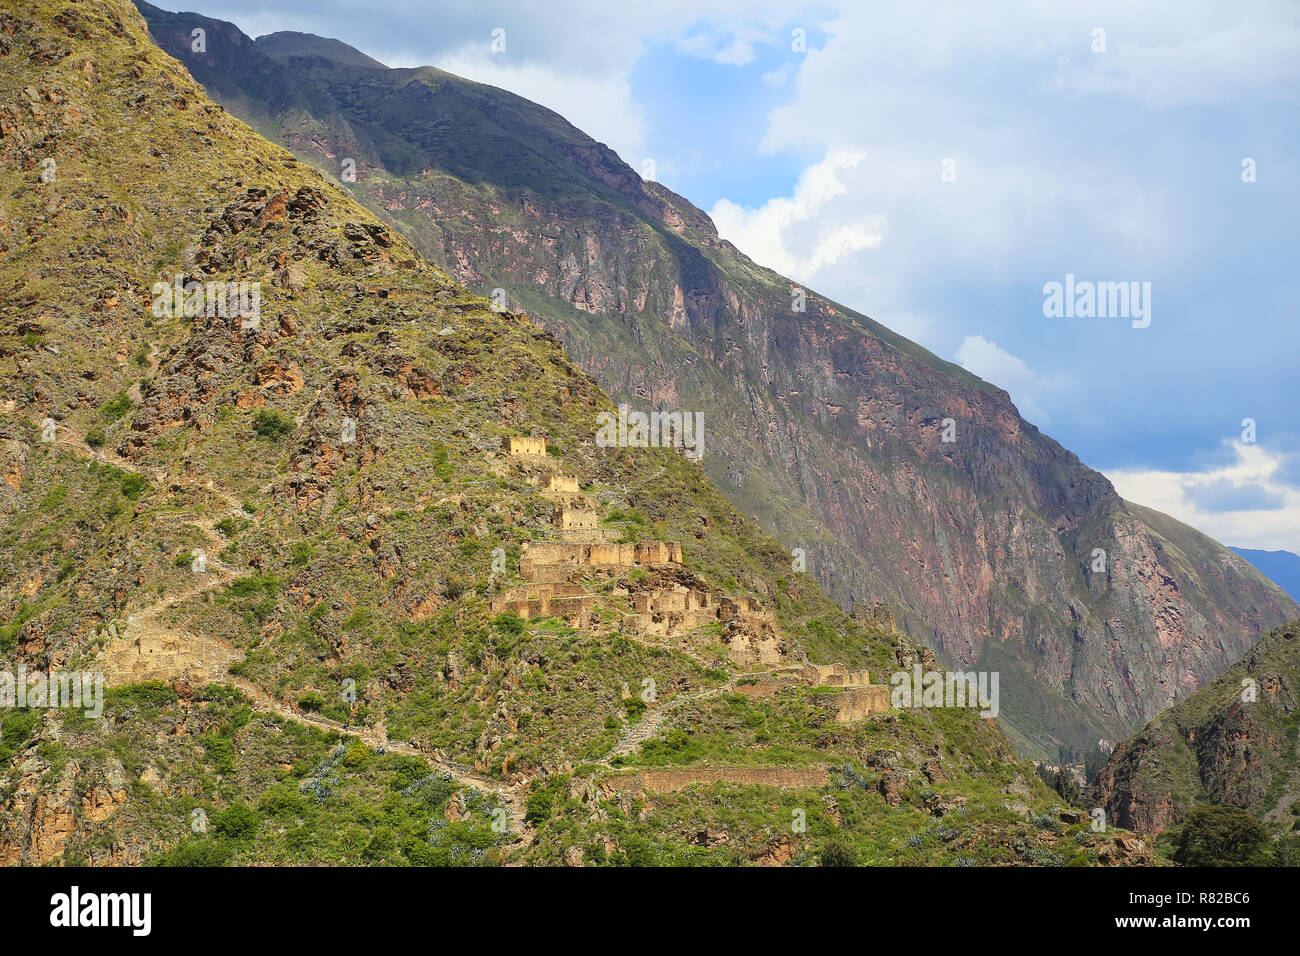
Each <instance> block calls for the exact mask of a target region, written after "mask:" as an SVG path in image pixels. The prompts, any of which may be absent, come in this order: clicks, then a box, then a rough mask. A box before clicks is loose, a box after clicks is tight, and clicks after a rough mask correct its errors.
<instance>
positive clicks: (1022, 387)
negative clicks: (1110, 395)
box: [955, 335, 1068, 426]
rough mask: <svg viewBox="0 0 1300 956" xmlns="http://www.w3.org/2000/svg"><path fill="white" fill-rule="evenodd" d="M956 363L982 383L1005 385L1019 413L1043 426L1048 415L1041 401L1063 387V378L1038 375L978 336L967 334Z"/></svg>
mask: <svg viewBox="0 0 1300 956" xmlns="http://www.w3.org/2000/svg"><path fill="white" fill-rule="evenodd" d="M955 357H956V359H957V363H958V364H959V365H961V367H962V368H964V369H966V371H968V372H970V373H972V374H974V375H978V376H979V377H980V378H982V379H984V381H986V382H991V383H992V384H994V385H997V386H998V387H999V388H1005V389H1006V390H1007V392H1008V393H1009V394H1010V395H1011V400H1012V401H1013V402H1015V404H1016V407H1017V408H1019V409H1020V414H1021V415H1023V416H1024V417H1025V418H1027V419H1028V420H1029V421H1032V422H1033V423H1034V424H1035V425H1039V426H1043V425H1046V424H1047V423H1048V422H1050V421H1051V416H1049V415H1048V414H1047V412H1046V411H1045V410H1044V408H1043V402H1044V400H1045V399H1048V398H1050V397H1052V396H1053V395H1054V393H1057V392H1060V391H1061V390H1062V389H1064V388H1065V387H1066V386H1067V384H1068V383H1067V382H1065V381H1064V380H1063V379H1061V378H1058V377H1053V376H1047V375H1040V374H1038V373H1037V372H1035V371H1034V370H1033V369H1031V368H1030V367H1029V366H1028V365H1026V364H1025V361H1024V359H1021V358H1018V357H1016V356H1014V355H1012V354H1011V353H1010V352H1008V351H1007V350H1006V349H1004V348H1002V347H1000V346H999V345H998V344H997V343H996V342H990V341H989V340H988V339H986V338H984V336H982V335H968V336H966V337H965V338H964V339H962V341H961V345H959V346H958V347H957V353H956V356H955Z"/></svg>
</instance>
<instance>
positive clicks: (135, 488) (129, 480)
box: [122, 471, 149, 501]
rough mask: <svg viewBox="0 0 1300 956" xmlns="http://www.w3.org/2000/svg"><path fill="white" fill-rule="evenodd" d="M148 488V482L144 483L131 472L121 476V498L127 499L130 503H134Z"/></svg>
mask: <svg viewBox="0 0 1300 956" xmlns="http://www.w3.org/2000/svg"><path fill="white" fill-rule="evenodd" d="M148 487H149V482H147V481H145V480H144V479H143V478H142V477H140V476H139V475H137V474H136V473H135V472H133V471H129V472H127V473H126V474H125V475H123V476H122V497H123V498H127V499H129V500H130V501H135V500H136V499H137V498H139V497H140V496H141V495H142V494H144V493H145V491H146V490H147V489H148Z"/></svg>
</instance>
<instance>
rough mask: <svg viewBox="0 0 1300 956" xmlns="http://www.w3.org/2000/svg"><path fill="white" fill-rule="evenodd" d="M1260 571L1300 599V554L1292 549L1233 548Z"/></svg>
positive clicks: (1292, 595) (1293, 596)
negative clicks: (1292, 551) (1294, 552)
mask: <svg viewBox="0 0 1300 956" xmlns="http://www.w3.org/2000/svg"><path fill="white" fill-rule="evenodd" d="M1232 550H1233V551H1234V552H1236V553H1237V554H1239V555H1241V556H1242V557H1243V558H1245V559H1246V560H1247V561H1249V562H1250V563H1251V564H1253V565H1254V566H1255V567H1256V568H1258V569H1259V570H1260V572H1261V573H1262V574H1263V575H1264V576H1265V577H1266V578H1268V579H1269V580H1270V581H1272V582H1273V583H1274V584H1276V585H1277V586H1278V587H1280V588H1281V589H1282V590H1283V591H1285V592H1286V593H1287V594H1289V595H1291V597H1292V598H1294V599H1295V600H1297V601H1300V555H1297V554H1292V553H1291V552H1290V551H1258V550H1256V549H1254V548H1233V549H1232Z"/></svg>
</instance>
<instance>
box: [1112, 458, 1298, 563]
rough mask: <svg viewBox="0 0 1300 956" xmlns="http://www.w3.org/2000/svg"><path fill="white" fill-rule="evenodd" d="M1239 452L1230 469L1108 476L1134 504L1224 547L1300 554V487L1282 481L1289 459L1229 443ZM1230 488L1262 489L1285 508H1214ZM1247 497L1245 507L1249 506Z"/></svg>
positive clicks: (1115, 472) (1126, 471) (1122, 472)
mask: <svg viewBox="0 0 1300 956" xmlns="http://www.w3.org/2000/svg"><path fill="white" fill-rule="evenodd" d="M1227 444H1229V445H1231V447H1232V448H1233V450H1234V451H1235V453H1236V459H1237V460H1236V461H1235V462H1234V463H1233V464H1231V465H1228V466H1225V467H1220V468H1213V469H1210V470H1207V471H1201V472H1176V471H1156V470H1144V469H1119V470H1112V471H1107V472H1106V477H1107V478H1109V479H1110V480H1111V483H1112V484H1113V485H1114V486H1115V490H1116V491H1118V492H1119V493H1120V495H1121V496H1122V497H1124V498H1126V499H1128V500H1129V501H1135V502H1137V503H1138V504H1141V505H1147V506H1148V507H1151V508H1155V509H1156V510H1157V511H1163V512H1165V513H1166V514H1168V515H1172V516H1173V517H1175V518H1177V519H1178V520H1179V521H1182V522H1185V523H1187V524H1190V525H1191V526H1192V527H1194V528H1197V529H1198V530H1200V531H1203V532H1205V533H1206V534H1208V535H1209V536H1210V537H1212V538H1214V539H1215V540H1217V541H1221V542H1223V543H1224V544H1228V545H1233V546H1235V547H1238V548H1259V549H1262V550H1266V551H1275V550H1278V549H1283V550H1286V551H1292V552H1297V553H1300V489H1296V488H1293V487H1291V486H1290V485H1287V484H1284V483H1282V482H1281V481H1280V477H1281V476H1280V474H1279V469H1280V467H1281V466H1282V464H1283V462H1284V460H1285V456H1284V455H1282V454H1279V453H1276V452H1270V451H1267V450H1265V449H1264V448H1261V447H1260V446H1259V445H1246V444H1242V443H1241V442H1237V441H1231V442H1227ZM1225 488H1238V489H1243V490H1246V489H1252V490H1253V489H1260V490H1262V491H1263V492H1265V493H1266V494H1267V495H1268V496H1269V497H1270V498H1271V499H1273V500H1275V501H1276V502H1277V503H1278V504H1279V505H1280V507H1276V508H1259V507H1245V508H1242V510H1237V511H1221V510H1211V508H1210V507H1207V505H1210V506H1213V505H1214V504H1215V502H1216V501H1221V500H1223V497H1222V496H1221V494H1220V493H1221V492H1222V490H1223V489H1225ZM1250 497H1253V496H1249V495H1244V494H1243V495H1242V501H1241V504H1243V505H1250V504H1251V502H1250V501H1249V498H1250Z"/></svg>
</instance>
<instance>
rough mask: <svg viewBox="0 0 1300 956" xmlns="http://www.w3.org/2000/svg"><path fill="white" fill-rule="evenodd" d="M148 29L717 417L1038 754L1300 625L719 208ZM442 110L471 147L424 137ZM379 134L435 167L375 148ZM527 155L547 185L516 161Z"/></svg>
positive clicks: (254, 52)
mask: <svg viewBox="0 0 1300 956" xmlns="http://www.w3.org/2000/svg"><path fill="white" fill-rule="evenodd" d="M146 14H147V15H148V11H147V10H146ZM159 17H161V19H158V18H159ZM156 19H157V22H158V29H157V31H156V36H155V39H156V40H157V41H158V42H159V43H160V44H161V45H162V46H163V47H164V49H166V50H167V51H168V52H170V53H171V54H173V55H174V56H176V57H177V58H179V59H180V60H182V61H183V62H185V63H186V64H187V65H188V66H190V68H191V69H192V70H194V73H195V76H196V78H198V79H199V80H200V82H204V83H206V84H207V85H208V88H209V91H210V92H211V93H212V94H213V95H214V96H215V97H216V98H218V99H220V100H222V101H223V102H224V103H225V104H226V105H227V106H228V107H229V108H230V109H231V110H233V111H236V112H239V113H241V114H242V115H245V117H246V118H258V117H266V118H273V117H276V116H279V115H282V114H287V113H288V112H289V111H291V110H292V111H294V115H295V117H297V120H296V121H295V122H294V123H285V124H283V125H282V127H281V128H282V129H283V130H284V133H283V137H284V140H283V141H284V145H286V146H287V147H288V148H290V149H292V150H294V151H296V152H298V153H299V154H300V155H306V156H311V157H314V158H316V159H319V160H323V161H325V162H327V163H333V162H336V161H337V159H338V157H355V158H357V161H358V164H359V168H360V169H361V170H362V172H361V174H360V175H359V177H358V181H357V192H358V195H359V196H361V197H363V198H364V199H365V201H367V202H368V203H369V204H370V205H371V207H372V208H374V209H376V210H378V211H380V212H381V213H387V214H389V215H393V216H394V217H396V218H398V219H400V220H401V222H402V223H403V228H404V230H405V231H406V232H407V234H408V236H409V238H410V239H411V240H412V241H413V243H414V244H415V245H416V246H417V247H418V248H419V249H420V251H421V252H422V253H424V254H425V255H426V256H427V257H428V258H430V259H431V260H433V261H435V262H438V263H439V264H442V265H443V266H444V267H445V268H446V269H447V270H448V271H449V272H450V273H452V274H453V275H454V276H455V277H456V278H457V279H459V280H460V281H461V282H463V283H465V284H466V285H467V286H469V287H471V288H474V289H476V290H478V291H482V292H490V291H491V290H492V289H496V288H499V289H503V290H505V291H506V292H507V299H510V298H511V296H513V295H514V290H524V289H527V290H528V298H529V301H530V303H533V304H534V306H535V307H530V310H529V311H530V313H531V315H532V318H533V319H534V321H536V322H537V323H539V324H540V325H541V326H542V327H543V328H545V329H548V330H551V331H553V332H554V334H555V335H556V336H558V337H559V338H560V339H561V340H562V341H563V343H564V345H565V346H566V348H567V349H568V350H569V352H570V354H571V355H572V356H573V357H574V358H575V360H576V361H577V362H578V363H579V364H580V365H582V366H583V368H584V369H586V370H587V371H588V372H590V373H591V374H593V375H594V376H595V377H596V378H598V379H599V380H600V382H601V383H602V384H603V385H605V386H606V387H607V389H608V390H609V391H610V393H611V394H612V395H613V396H614V397H615V398H616V399H618V400H620V401H627V402H630V403H632V405H633V406H634V407H637V408H642V409H646V410H650V409H654V408H660V407H662V408H667V409H683V410H698V411H702V412H703V413H704V415H705V418H706V419H707V420H708V447H707V449H706V454H705V456H704V467H705V470H706V471H707V472H708V474H709V477H710V478H711V479H712V480H713V481H714V482H715V483H716V484H717V485H718V486H719V487H720V488H721V489H722V490H723V491H724V492H725V493H726V494H727V495H728V497H730V498H731V500H732V501H733V502H734V503H735V504H736V505H737V506H738V507H739V508H740V509H741V510H743V511H745V512H747V513H751V514H755V515H757V516H758V518H759V519H760V521H761V522H762V523H763V524H764V526H765V528H766V530H768V531H769V532H771V533H773V534H774V535H775V536H776V537H777V538H778V540H780V541H782V543H784V544H785V545H786V546H787V547H791V548H793V547H801V548H804V549H805V550H806V552H807V568H808V572H809V573H811V574H813V575H815V576H816V577H817V579H818V581H819V582H820V583H821V585H822V586H823V587H824V588H826V589H828V590H829V591H830V592H831V593H832V594H833V595H835V596H836V597H837V598H838V599H840V600H841V601H842V602H843V603H844V604H846V605H847V604H849V603H851V602H854V601H860V602H866V603H880V604H883V605H887V606H889V607H890V608H891V609H892V610H893V612H894V617H895V619H896V622H897V624H898V625H899V627H900V628H902V629H903V630H905V631H908V632H909V633H912V634H913V635H915V636H917V637H919V638H921V639H922V640H925V641H926V642H927V643H929V644H930V645H931V646H932V647H934V648H935V649H936V650H938V651H940V652H942V654H943V655H944V656H945V657H946V658H947V659H948V660H949V661H951V662H954V663H956V664H959V665H960V666H962V667H963V668H971V667H975V666H979V667H980V668H982V669H988V670H992V669H998V670H1001V671H1003V673H1004V674H1005V675H1006V678H1007V679H1008V680H1014V681H1020V682H1026V683H1025V686H1026V687H1028V688H1029V689H1028V690H1027V691H1025V692H1021V693H1018V694H1017V695H1016V696H1017V698H1018V701H1019V704H1018V706H1013V707H1010V708H1004V711H1003V719H1004V720H1006V721H1007V722H1008V723H1010V724H1011V725H1013V726H1016V727H1017V729H1020V730H1022V731H1023V732H1024V733H1025V734H1026V735H1027V736H1028V737H1029V738H1030V740H1031V743H1032V744H1035V745H1037V746H1038V747H1040V748H1042V750H1043V752H1050V753H1051V754H1053V755H1054V754H1055V752H1056V744H1057V742H1067V743H1071V744H1075V745H1079V746H1087V745H1091V744H1092V743H1094V742H1095V741H1096V739H1097V738H1098V737H1100V736H1106V737H1108V738H1110V739H1115V738H1117V737H1121V736H1123V735H1124V734H1125V733H1127V732H1129V731H1131V730H1132V729H1133V728H1134V727H1136V726H1139V725H1140V724H1141V723H1142V722H1143V721H1145V720H1148V719H1150V718H1151V717H1152V716H1154V715H1155V714H1156V713H1158V712H1159V711H1160V710H1162V709H1164V708H1165V707H1167V706H1168V705H1169V704H1170V703H1172V702H1173V701H1174V700H1175V699H1177V698H1178V697H1179V696H1180V695H1184V694H1186V693H1188V692H1190V691H1191V690H1193V689H1195V688H1196V687H1198V686H1200V685H1201V684H1203V683H1204V682H1205V681H1207V680H1208V679H1210V678H1212V677H1213V676H1215V675H1216V674H1218V673H1219V672H1221V671H1222V670H1223V669H1224V668H1225V667H1226V666H1227V665H1228V664H1229V663H1230V662H1231V661H1232V660H1234V659H1235V658H1236V657H1238V656H1240V655H1241V654H1242V653H1243V652H1244V651H1245V650H1246V648H1247V647H1249V645H1250V641H1251V640H1252V639H1253V636H1254V635H1255V634H1257V633H1259V632H1261V631H1263V630H1265V629H1267V628H1268V627H1271V626H1273V625H1276V624H1278V623H1280V622H1281V621H1283V620H1286V619H1287V618H1288V617H1291V616H1294V615H1296V614H1298V613H1300V607H1298V606H1297V605H1296V604H1295V603H1294V602H1292V601H1291V600H1290V599H1289V598H1287V597H1286V596H1285V595H1283V594H1282V593H1281V592H1280V591H1278V590H1277V589H1276V588H1274V587H1273V586H1271V585H1270V584H1269V583H1268V582H1266V581H1265V580H1263V579H1262V578H1261V577H1260V576H1258V575H1257V574H1255V573H1254V572H1253V569H1250V568H1248V567H1246V566H1245V564H1244V562H1241V561H1239V560H1237V561H1233V560H1232V559H1231V558H1230V557H1229V555H1228V552H1227V551H1226V550H1225V549H1223V548H1221V547H1220V546H1219V545H1217V544H1216V543H1215V542H1213V541H1210V540H1209V539H1208V538H1204V537H1203V536H1201V535H1198V534H1197V533H1196V532H1194V531H1192V530H1191V529H1189V528H1186V527H1185V526H1181V525H1178V524H1177V523H1176V522H1173V521H1171V520H1169V519H1167V518H1166V517H1165V516H1163V515H1158V514H1156V513H1154V512H1148V511H1146V510H1144V509H1139V508H1137V507H1135V506H1131V505H1128V504H1126V503H1125V502H1123V501H1122V500H1121V499H1120V498H1119V497H1118V496H1117V495H1116V493H1115V491H1114V489H1113V488H1112V487H1111V485H1110V483H1109V482H1108V481H1107V480H1106V479H1105V478H1104V477H1103V476H1102V475H1100V474H1098V473H1097V472H1095V471H1092V470H1090V469H1088V468H1086V467H1084V466H1083V465H1082V464H1081V463H1080V462H1079V460H1078V459H1077V458H1076V457H1075V456H1074V455H1072V454H1070V453H1069V452H1068V451H1066V450H1065V449H1063V448H1061V447H1060V446H1059V445H1058V444H1057V443H1055V442H1054V441H1052V440H1051V439H1049V438H1047V437H1045V436H1043V435H1041V434H1040V433H1039V432H1038V430H1037V429H1036V428H1035V427H1034V426H1033V425H1031V424H1029V423H1028V422H1025V421H1024V420H1023V419H1022V418H1021V417H1020V415H1019V414H1018V412H1017V411H1016V409H1015V407H1014V406H1013V405H1012V403H1011V401H1010V400H1009V398H1008V396H1007V394H1006V393H1005V392H1004V391H1002V390H1000V389H998V388H995V387H993V386H990V385H988V384H987V383H984V382H982V381H980V380H978V379H976V378H974V377H973V376H971V375H969V374H968V373H966V372H965V371H964V370H962V369H959V368H957V367H956V366H953V365H951V364H949V363H947V362H944V361H941V360H939V359H938V358H936V357H935V356H933V355H930V354H929V353H927V352H925V351H924V350H923V349H921V348H919V347H918V346H916V345H914V344H913V343H910V342H908V341H906V340H904V339H902V338H901V337H899V336H896V335H894V334H893V333H891V332H890V331H889V330H887V329H884V328H883V327H881V326H879V325H878V324H876V323H874V322H872V321H871V320H870V319H868V318H866V317H865V316H862V315H858V314H856V313H854V312H852V311H850V310H847V309H844V308H843V307H841V306H839V305H837V304H835V303H833V302H830V301H828V300H826V299H824V298H821V297H819V296H817V295H816V294H815V293H807V294H806V301H805V302H804V311H802V312H797V311H794V309H793V307H792V303H793V302H794V301H795V300H796V299H795V297H794V296H793V295H792V290H791V287H790V283H789V282H788V281H787V280H785V279H784V278H782V277H781V276H779V275H776V274H775V273H772V272H770V271H768V270H765V269H762V268H759V267H757V266H755V265H754V264H753V263H751V262H749V261H748V260H747V259H746V258H745V257H744V256H743V255H741V254H740V253H739V252H738V251H737V250H736V249H735V248H734V247H732V246H731V245H730V244H729V243H727V242H725V241H723V240H721V239H720V238H719V237H718V235H717V233H716V231H715V230H714V227H713V225H712V223H711V222H710V221H709V219H708V217H707V216H706V215H705V214H704V213H702V212H701V211H700V210H698V209H696V208H695V207H694V206H692V205H691V204H690V203H689V202H687V201H686V200H684V199H682V198H681V197H678V196H676V195H674V194H673V193H671V192H669V191H668V190H666V189H664V188H663V187H661V186H659V185H658V184H655V183H652V182H643V181H642V180H641V179H640V178H639V177H638V176H637V175H636V174H635V173H634V172H633V171H632V170H631V169H630V168H629V167H627V166H626V164H624V163H622V162H621V161H620V160H619V159H618V157H617V156H616V155H615V154H613V153H612V152H611V151H609V150H607V149H606V148H605V147H603V146H601V145H599V144H597V143H595V142H593V141H591V140H590V139H588V138H587V137H585V136H583V135H582V134H581V133H580V132H578V131H577V130H573V129H572V128H563V124H559V125H558V126H557V124H556V123H555V122H554V117H553V115H552V114H549V113H546V112H545V111H543V110H541V109H540V108H539V107H536V106H535V105H534V104H531V103H528V102H527V101H525V100H522V99H520V98H518V97H515V96H513V95H511V94H507V93H504V92H502V91H497V90H490V89H486V88H483V87H478V86H473V85H470V84H465V83H463V82H461V81H459V80H457V79H456V78H455V77H451V76H447V75H440V76H437V77H431V78H427V79H424V80H420V81H417V82H411V78H410V77H409V75H407V74H406V73H400V71H385V70H384V69H383V68H382V67H380V66H379V65H378V64H373V63H371V64H365V63H364V62H362V60H361V58H360V55H359V54H358V55H357V56H356V57H352V58H350V59H349V60H348V62H346V63H344V62H341V61H340V62H332V61H330V60H328V59H325V58H321V57H319V56H310V55H307V54H306V53H304V54H303V55H297V54H296V53H295V37H294V35H293V34H278V35H275V36H274V37H272V38H263V41H258V43H256V44H254V43H252V41H251V40H248V38H247V37H243V35H242V34H239V32H238V31H237V30H234V29H233V28H229V29H230V30H232V31H233V33H232V35H231V38H230V44H229V46H227V45H224V44H222V50H221V51H220V52H219V53H218V54H216V56H217V57H218V58H219V59H220V61H221V63H222V69H221V70H220V71H219V72H217V71H214V70H213V68H212V64H211V63H210V62H208V61H204V60H201V58H196V57H195V56H193V55H192V54H191V52H190V51H189V47H188V39H187V37H188V33H187V32H185V31H184V30H182V29H180V26H181V25H183V23H182V19H178V18H176V17H173V16H171V15H166V16H165V17H162V15H160V14H159V15H156ZM152 22H153V21H151V23H152ZM227 27H229V25H228V24H227V25H222V29H225V28H227ZM339 90H347V91H348V96H347V97H345V98H340V97H337V96H336V95H335V94H337V92H338V91H339ZM236 94H238V95H236ZM309 99H310V102H311V104H312V105H311V106H310V107H309V108H304V107H303V104H305V103H307V102H308V100H309ZM445 111H455V116H456V117H457V119H456V124H455V125H456V130H457V132H456V138H454V139H449V140H443V139H439V140H437V141H436V142H433V143H431V142H429V141H428V140H427V137H426V138H421V132H420V131H424V130H427V129H428V128H429V124H430V122H431V121H433V120H436V119H437V117H439V116H441V115H443V113H444V112H445ZM254 114H255V115H254ZM478 118H482V119H483V122H482V124H481V125H476V124H477V123H478ZM376 123H378V124H381V125H382V128H383V130H384V131H385V138H386V139H394V138H396V139H398V140H403V149H404V150H405V149H406V147H407V146H409V147H410V149H411V150H412V151H414V152H415V153H418V154H419V158H418V159H416V160H413V159H412V158H411V155H410V154H408V152H405V151H404V152H402V153H401V155H400V156H399V155H398V154H397V153H396V152H392V153H391V155H390V152H389V151H385V150H384V149H383V148H372V147H371V146H370V145H369V143H370V142H372V141H376V140H377V139H378V138H377V137H372V136H370V135H369V133H368V128H369V126H370V125H371V124H376ZM523 141H526V142H527V143H528V148H529V155H530V156H534V157H535V158H536V166H535V168H534V167H529V168H527V169H524V168H521V167H520V166H518V165H516V164H513V163H511V162H510V160H509V157H510V156H512V155H514V154H515V153H517V152H518V149H517V147H518V144H519V143H520V142H523ZM464 142H474V143H475V144H476V147H477V149H476V151H475V152H473V153H472V154H471V153H470V152H469V151H466V150H464V149H462V148H461V146H462V143H464ZM367 169H382V170H384V172H385V174H386V175H384V176H382V177H380V176H368V175H366V170H367ZM356 239H357V241H361V240H369V239H370V237H369V236H368V235H361V234H358V235H357V236H356ZM371 245H373V243H372V244H371ZM366 248H370V246H369V245H367V246H366ZM800 291H802V290H800ZM396 377H397V378H398V381H399V382H402V384H403V386H404V387H408V388H411V389H413V390H417V391H418V389H419V388H420V387H421V386H420V385H419V382H420V381H421V379H420V376H419V375H418V374H416V375H414V376H413V375H412V373H411V371H404V372H401V373H400V374H398V375H397V376H396ZM945 420H951V422H952V423H953V428H954V429H955V434H954V436H953V437H954V440H953V441H944V425H945ZM1098 549H1100V550H1102V551H1104V552H1105V553H1106V561H1105V570H1101V571H1095V570H1093V567H1094V563H1095V551H1096V550H1098Z"/></svg>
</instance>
